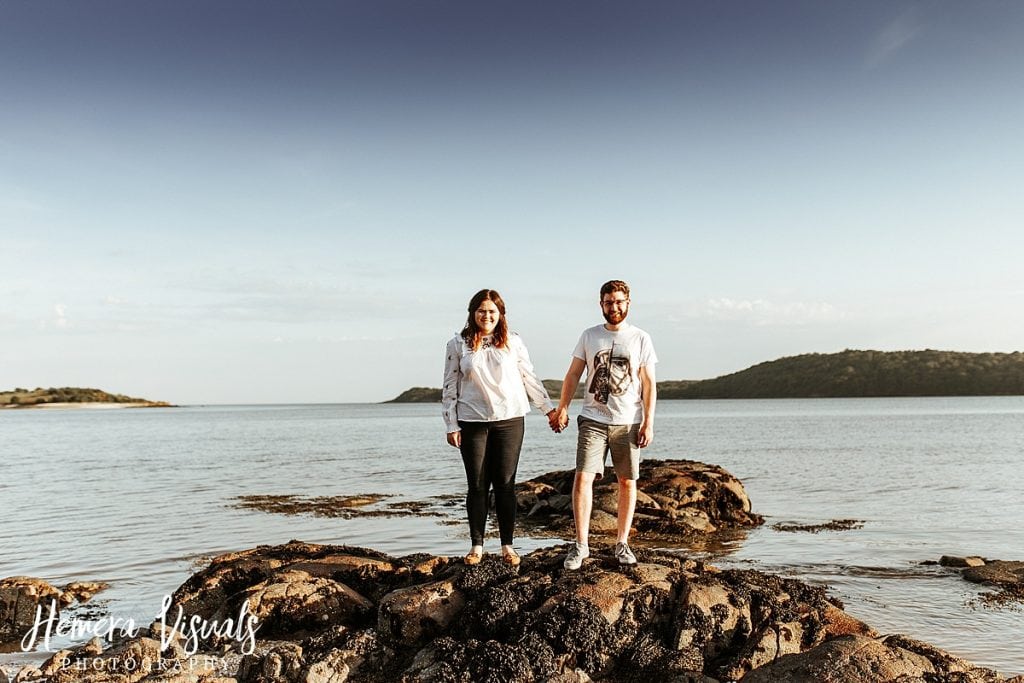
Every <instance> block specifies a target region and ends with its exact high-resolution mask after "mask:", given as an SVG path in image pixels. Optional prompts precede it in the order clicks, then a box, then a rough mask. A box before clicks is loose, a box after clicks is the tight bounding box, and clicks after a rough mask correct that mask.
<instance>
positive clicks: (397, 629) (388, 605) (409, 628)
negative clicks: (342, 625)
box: [377, 580, 466, 646]
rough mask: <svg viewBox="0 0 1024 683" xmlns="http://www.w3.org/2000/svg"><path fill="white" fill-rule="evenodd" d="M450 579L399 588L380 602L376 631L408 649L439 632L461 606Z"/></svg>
mask: <svg viewBox="0 0 1024 683" xmlns="http://www.w3.org/2000/svg"><path fill="white" fill-rule="evenodd" d="M465 605H466V600H465V598H464V597H463V595H462V593H461V592H460V591H457V590H456V589H455V584H454V583H452V581H451V580H446V581H436V582H433V583H428V584H423V585H419V586H411V587H409V588H402V589H399V590H396V591H394V592H392V593H390V594H388V595H387V596H386V597H385V598H384V599H383V600H381V602H380V607H379V609H378V613H377V632H378V633H380V634H382V635H385V636H388V637H390V638H393V639H394V640H395V641H396V642H397V643H398V644H399V645H405V646H412V645H417V644H419V643H421V642H422V641H424V640H426V639H429V638H431V637H434V636H436V635H438V634H439V633H443V632H444V631H445V630H446V629H447V628H448V626H449V624H451V622H452V620H453V619H455V617H456V616H458V614H459V612H461V611H462V608H463V607H465Z"/></svg>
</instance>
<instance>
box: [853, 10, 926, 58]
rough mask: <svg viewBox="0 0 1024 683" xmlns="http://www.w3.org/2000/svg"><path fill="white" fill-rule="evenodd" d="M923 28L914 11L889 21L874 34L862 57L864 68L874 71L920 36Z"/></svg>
mask: <svg viewBox="0 0 1024 683" xmlns="http://www.w3.org/2000/svg"><path fill="white" fill-rule="evenodd" d="M923 26H924V25H923V23H922V22H921V20H920V18H919V17H918V12H917V11H916V10H914V9H910V10H908V11H906V12H904V13H903V14H901V15H900V16H898V17H896V18H895V19H893V20H892V21H890V22H889V23H888V24H886V25H885V26H884V27H883V28H882V30H880V31H879V32H878V33H876V34H875V36H874V37H873V38H872V40H871V42H870V44H869V45H868V49H867V53H866V54H865V56H864V64H865V66H867V68H869V69H874V68H877V67H879V66H881V65H882V64H884V63H886V62H888V61H889V60H890V59H892V58H893V56H895V55H896V53H898V52H899V51H900V50H902V49H903V48H905V47H906V46H907V45H909V44H910V43H911V42H912V41H913V40H914V39H915V38H917V36H918V35H920V33H921V30H922V28H923Z"/></svg>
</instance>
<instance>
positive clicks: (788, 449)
mask: <svg viewBox="0 0 1024 683" xmlns="http://www.w3.org/2000/svg"><path fill="white" fill-rule="evenodd" d="M1022 416H1024V398H1019V397H1001V398H956V399H941V398H931V399H928V398H925V399H850V400H846V399H829V400H780V401H663V402H661V403H660V404H659V410H658V424H657V435H656V440H655V444H654V446H652V448H651V451H650V453H649V454H650V457H656V458H691V459H695V460H702V461H705V462H711V463H715V464H718V465H722V466H723V467H725V468H726V469H728V470H729V471H731V472H732V473H733V474H735V475H736V476H737V477H739V478H740V479H741V480H742V481H743V482H744V484H745V486H746V487H747V491H748V494H749V495H750V499H751V501H752V502H753V505H754V510H755V511H756V512H759V513H761V514H763V515H765V517H766V520H767V523H766V525H765V526H764V527H761V528H759V529H755V530H751V531H748V532H740V533H737V534H736V535H735V536H731V537H718V538H714V539H708V540H706V541H702V542H701V543H700V544H699V545H696V546H693V545H691V546H684V547H680V548H677V549H676V550H677V551H678V552H681V553H685V554H688V555H692V556H695V557H698V558H704V559H711V560H713V561H715V562H716V563H718V564H720V565H722V566H736V567H743V568H751V567H753V568H757V569H761V570H764V571H770V572H776V573H781V574H786V575H789V576H794V577H798V578H802V579H804V580H807V581H810V582H814V583H818V584H824V585H828V586H829V587H830V588H831V590H832V593H833V594H834V595H836V596H837V597H839V598H840V599H841V600H842V601H843V602H844V603H845V604H846V607H847V609H848V610H849V611H850V612H851V613H852V614H854V615H855V616H857V617H859V618H861V619H863V620H865V621H867V622H868V623H869V624H871V625H872V626H874V627H875V628H876V629H878V630H879V631H881V632H900V633H906V634H908V635H911V636H913V637H916V638H920V639H922V640H926V641H928V642H931V643H934V644H935V645H938V646H939V647H942V648H945V649H948V650H950V651H952V652H954V653H955V654H958V655H961V656H964V657H967V658H969V659H971V660H973V661H975V662H976V663H978V664H982V665H986V666H991V667H995V668H997V669H999V670H1000V671H1001V672H1003V673H1021V672H1024V652H1022V651H1021V650H1020V649H1019V648H1018V647H1017V643H1019V640H1020V633H1021V632H1024V613H1021V612H1020V611H1013V610H992V609H987V608H986V609H975V608H972V607H970V606H969V605H968V604H967V603H968V601H970V600H971V599H972V598H974V597H975V596H977V595H978V594H979V592H980V591H982V590H984V589H983V588H981V587H978V586H975V585H972V584H968V583H967V582H965V581H962V580H961V579H960V578H959V577H958V576H957V575H956V574H955V573H954V572H950V571H949V570H945V569H941V568H935V567H923V566H921V562H923V561H926V560H937V559H938V558H939V557H940V556H941V555H944V554H953V555H982V556H986V557H992V558H1001V559H1024V502H1022V500H1021V497H1020V495H1019V491H1020V490H1021V488H1022V485H1024V470H1022V468H1021V466H1020V464H1019V462H1018V461H1019V459H1020V456H1021V454H1022V453H1024V420H1022ZM443 431H444V430H443V425H442V422H441V419H440V415H439V409H438V407H437V406H436V405H394V404H390V405H312V406H255V407H253V406H245V407H201V408H180V409H149V410H131V411H129V410H124V411H96V412H93V411H4V412H3V413H0V434H2V435H3V443H4V446H5V452H6V453H7V458H6V462H5V472H4V478H3V481H0V494H2V496H3V503H4V506H5V513H4V515H3V516H2V518H0V520H2V521H0V548H2V549H3V552H0V576H8V575H16V574H28V575H33V576H39V577H42V578H45V579H47V580H49V581H51V582H52V583H55V584H58V585H59V584H62V583H66V582H69V581H72V580H102V581H106V582H108V583H110V584H111V588H110V589H109V590H108V591H106V592H105V593H101V594H100V596H99V599H101V600H104V601H105V602H106V604H107V605H108V607H109V610H110V612H111V614H113V615H115V616H120V617H134V618H135V619H136V620H137V621H139V622H140V623H146V619H148V618H152V617H153V616H155V615H156V613H157V612H158V611H159V609H160V603H161V599H162V596H163V595H164V594H165V593H169V592H171V591H173V590H174V589H175V588H176V587H177V586H178V585H179V584H180V583H181V582H182V581H184V579H185V578H186V577H187V576H188V575H189V574H190V573H191V572H193V571H195V569H196V567H197V566H200V565H201V564H202V563H203V562H205V561H206V560H208V558H210V557H212V556H214V555H216V554H218V553H222V552H227V551H232V550H238V549H241V548H247V547H251V546H255V545H258V544H267V543H284V542H287V541H288V540H291V539H301V540H304V541H309V542H321V543H345V544H350V545H362V546H369V547H373V548H377V549H379V550H382V551H384V552H388V553H391V554H396V555H403V554H408V553H413V552H432V553H438V554H461V553H462V552H464V551H465V550H466V546H467V544H468V537H467V533H466V528H465V525H464V524H462V523H459V522H458V521H457V520H458V518H459V516H460V514H461V513H460V510H461V504H459V503H457V504H455V505H454V506H452V505H450V504H449V505H447V506H446V505H444V504H441V503H438V504H437V505H436V506H435V509H439V510H441V511H443V512H445V514H447V515H449V516H448V517H445V518H437V517H423V516H416V517H355V518H352V519H338V518H325V517H316V516H313V515H293V516H286V515H278V514H268V513H266V512H262V511H259V510H251V509H242V508H239V507H238V506H237V501H238V499H239V497H240V496H270V495H273V496H277V495H281V496H294V497H297V498H302V499H313V498H319V497H332V496H351V495H356V494H366V493H377V494H381V495H386V496H389V498H388V499H387V500H388V501H389V502H390V501H394V502H398V503H401V502H408V501H422V500H433V499H434V497H437V496H442V497H443V496H453V495H454V496H456V501H458V497H460V496H461V494H462V491H463V487H464V480H463V472H462V463H461V460H460V458H459V456H458V452H457V451H456V450H454V449H452V448H449V447H448V446H447V445H446V444H445V442H444V435H443ZM574 453H575V444H574V435H573V434H572V433H571V432H569V433H566V434H562V435H555V434H552V433H551V432H550V431H548V430H547V429H546V423H545V421H544V419H543V417H541V416H538V415H537V414H532V415H530V416H528V418H527V436H526V442H525V445H524V450H523V458H522V461H521V464H520V469H519V478H520V479H527V478H530V477H534V476H537V475H540V474H543V473H545V472H548V471H550V470H554V469H567V468H569V467H571V466H572V463H573V459H574ZM439 500H445V499H439ZM448 502H450V500H448ZM451 515H454V516H455V520H454V521H456V523H451V522H452V521H453V519H452V517H451ZM836 519H856V520H863V521H864V526H863V528H859V529H851V530H848V531H823V532H821V533H817V534H810V533H800V532H796V533H782V532H779V531H774V530H772V529H771V528H770V525H771V524H774V523H777V522H787V523H796V524H821V523H826V522H829V521H830V520H836ZM562 540H563V539H557V538H543V537H538V538H531V537H526V536H520V538H518V539H517V542H516V545H517V546H518V547H519V548H520V550H521V551H522V552H529V551H530V550H532V549H534V548H538V547H543V546H547V545H551V544H552V543H555V542H561V541H562ZM637 544H638V545H640V544H643V541H642V540H640V539H638V540H637ZM655 545H656V546H657V547H665V545H666V544H665V543H664V542H662V541H659V542H658V543H657V544H655ZM495 547H496V546H495ZM10 657H11V655H4V656H3V657H0V663H2V662H3V661H7V658H10Z"/></svg>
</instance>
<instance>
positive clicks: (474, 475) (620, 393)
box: [441, 280, 658, 569]
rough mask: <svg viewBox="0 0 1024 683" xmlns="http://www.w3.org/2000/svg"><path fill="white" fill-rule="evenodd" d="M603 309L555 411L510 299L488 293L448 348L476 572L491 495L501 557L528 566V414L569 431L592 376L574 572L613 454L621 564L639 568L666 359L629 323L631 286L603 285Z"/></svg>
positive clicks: (447, 415) (578, 486) (581, 430)
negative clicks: (524, 491)
mask: <svg viewBox="0 0 1024 683" xmlns="http://www.w3.org/2000/svg"><path fill="white" fill-rule="evenodd" d="M600 304H601V313H602V315H603V316H604V320H605V322H604V323H603V324H601V325H595V326H594V327H590V328H587V329H586V330H584V331H583V333H582V334H581V335H580V339H579V341H578V342H577V343H576V348H575V349H574V350H573V353H572V362H571V364H570V365H569V370H568V372H566V374H565V381H564V382H563V383H562V393H561V396H560V399H559V402H558V407H557V408H556V407H554V406H553V404H552V403H551V401H550V399H549V398H548V393H547V391H546V390H545V389H544V385H543V384H541V382H540V380H538V379H537V375H536V374H535V373H534V370H533V365H532V364H531V363H530V355H529V353H528V352H527V350H526V345H525V344H524V343H523V341H522V339H520V337H519V335H517V334H515V333H514V332H510V331H509V329H508V323H507V321H506V319H505V302H504V301H502V299H501V296H500V295H499V294H498V293H497V292H496V291H494V290H492V289H482V290H480V291H479V292H477V293H476V294H475V295H474V296H473V298H472V299H470V301H469V317H468V319H467V320H466V326H465V327H464V328H463V329H462V332H460V333H459V334H457V335H455V337H453V338H452V340H451V341H449V342H448V347H447V350H446V352H445V365H444V384H443V388H442V393H441V404H442V409H443V414H444V421H445V426H446V430H447V438H448V443H449V444H450V445H451V446H454V447H455V448H458V449H459V450H460V452H461V453H462V462H463V464H464V465H465V467H466V480H467V482H468V484H469V492H468V493H467V495H466V512H467V515H468V517H469V533H470V538H471V541H472V548H471V549H470V552H469V554H468V555H466V557H465V563H466V564H477V563H479V562H480V560H481V559H482V558H483V552H484V549H483V545H484V529H485V526H486V523H487V513H488V504H487V498H488V492H489V491H490V490H491V489H493V490H494V500H495V508H496V512H497V516H498V530H499V533H500V535H501V557H502V559H503V560H504V561H505V562H506V563H507V564H509V565H512V566H517V565H518V564H519V561H520V560H519V555H518V554H516V551H515V550H514V549H513V548H512V536H513V532H514V529H515V520H516V493H515V483H516V470H517V469H518V467H519V451H520V449H521V447H522V444H523V429H524V422H525V421H524V419H523V416H524V415H526V413H528V412H529V410H530V406H529V402H530V401H532V402H533V404H534V405H535V406H536V407H537V408H538V409H540V410H542V411H544V413H545V414H546V415H547V418H548V424H549V425H550V427H551V429H552V430H553V431H555V432H561V431H562V430H564V429H565V428H566V427H568V425H569V404H570V403H571V402H572V399H573V394H574V393H575V392H576V387H577V386H578V384H579V382H580V379H581V378H582V377H583V373H584V370H585V371H586V384H585V385H584V394H583V395H584V404H583V410H582V411H581V412H580V415H579V417H578V418H577V430H578V438H577V446H576V476H575V479H574V481H573V488H572V510H573V518H574V520H575V524H576V542H575V543H574V544H572V545H571V546H570V547H569V553H568V555H567V556H566V558H565V568H566V569H579V568H580V566H581V565H582V564H583V560H584V559H586V558H587V557H588V556H589V555H590V550H589V547H588V538H589V535H590V513H591V509H592V507H593V505H592V502H593V485H594V479H595V478H597V477H601V476H603V474H604V463H605V457H606V454H607V453H609V452H610V453H611V459H612V465H613V466H614V468H615V475H616V477H617V478H618V483H619V490H618V493H619V499H618V536H617V538H616V543H615V556H616V558H617V559H618V561H619V563H620V564H625V565H629V564H636V557H635V556H634V555H633V552H632V551H631V550H630V549H629V531H630V527H632V525H633V510H634V508H635V507H636V480H637V478H638V477H639V475H640V455H639V449H641V448H646V447H647V446H649V445H650V444H651V441H652V440H653V439H654V408H655V401H656V400H657V389H656V387H655V379H654V365H655V363H657V362H658V358H657V356H656V355H655V353H654V344H653V343H652V342H651V337H650V335H648V334H647V333H646V332H644V331H643V330H641V329H639V328H637V327H634V326H632V325H630V324H629V323H627V322H626V316H627V315H628V314H629V286H628V285H627V284H626V283H625V282H623V281H622V280H610V281H609V282H606V283H604V285H602V286H601V294H600Z"/></svg>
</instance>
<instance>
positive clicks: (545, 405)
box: [513, 336, 555, 415]
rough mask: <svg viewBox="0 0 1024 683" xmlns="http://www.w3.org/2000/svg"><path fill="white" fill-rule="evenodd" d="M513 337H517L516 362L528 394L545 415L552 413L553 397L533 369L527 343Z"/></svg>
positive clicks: (515, 345) (515, 344)
mask: <svg viewBox="0 0 1024 683" xmlns="http://www.w3.org/2000/svg"><path fill="white" fill-rule="evenodd" d="M513 339H515V342H513V345H514V348H513V352H514V353H515V354H516V364H517V365H518V366H519V376H520V377H522V378H523V386H524V387H526V394H527V396H529V397H530V401H532V402H533V405H535V406H536V407H537V409H538V410H540V411H542V412H543V413H544V414H545V415H550V414H551V411H552V410H554V409H555V406H554V405H552V404H551V397H550V396H548V390H547V389H545V388H544V384H543V382H541V381H540V380H539V379H537V375H536V373H535V372H534V371H533V363H531V362H530V352H529V351H527V350H526V344H525V343H523V340H522V339H519V337H518V336H517V337H513Z"/></svg>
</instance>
